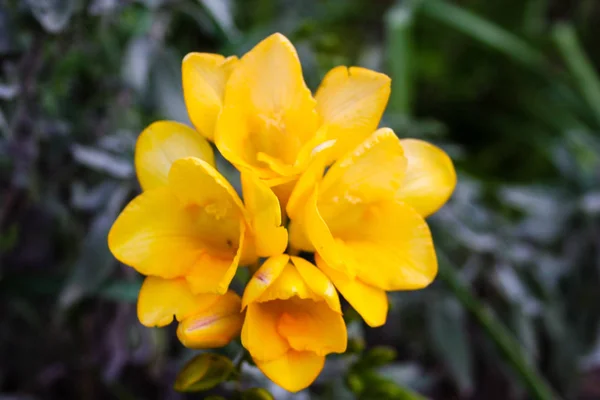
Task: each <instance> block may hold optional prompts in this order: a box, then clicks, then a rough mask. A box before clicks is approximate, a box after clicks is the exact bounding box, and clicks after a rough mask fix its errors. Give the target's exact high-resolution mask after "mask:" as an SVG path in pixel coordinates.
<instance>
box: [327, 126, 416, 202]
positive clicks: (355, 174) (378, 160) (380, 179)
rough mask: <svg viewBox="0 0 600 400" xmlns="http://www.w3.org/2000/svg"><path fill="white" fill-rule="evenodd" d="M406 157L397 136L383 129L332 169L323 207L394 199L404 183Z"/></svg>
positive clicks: (330, 169) (328, 173) (389, 130)
mask: <svg viewBox="0 0 600 400" xmlns="http://www.w3.org/2000/svg"><path fill="white" fill-rule="evenodd" d="M405 171H406V157H405V156H404V150H403V149H402V146H401V144H400V140H399V139H398V137H397V136H396V134H395V133H394V132H393V131H392V130H391V129H389V128H382V129H379V130H377V131H375V133H373V134H372V135H371V136H369V137H368V138H367V139H366V140H365V141H363V142H362V143H361V144H360V145H359V146H358V147H356V148H355V149H354V150H352V151H351V152H349V153H347V154H346V155H345V156H344V157H343V158H341V159H340V160H338V162H336V163H335V164H333V165H332V166H331V168H329V170H328V171H327V174H326V175H325V177H324V178H323V183H322V185H321V187H320V191H321V194H320V195H319V202H320V203H331V204H332V206H333V207H335V208H339V204H343V203H351V204H356V203H358V202H369V201H379V200H381V199H392V198H394V194H395V193H396V191H398V189H399V188H400V185H401V184H402V182H403V180H404V173H405Z"/></svg>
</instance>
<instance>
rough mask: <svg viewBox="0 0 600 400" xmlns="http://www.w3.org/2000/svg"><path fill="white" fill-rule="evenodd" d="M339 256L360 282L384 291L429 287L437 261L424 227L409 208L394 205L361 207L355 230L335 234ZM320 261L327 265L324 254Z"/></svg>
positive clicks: (418, 216) (421, 220) (416, 214)
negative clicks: (338, 244)
mask: <svg viewBox="0 0 600 400" xmlns="http://www.w3.org/2000/svg"><path fill="white" fill-rule="evenodd" d="M333 234H334V236H335V237H336V238H338V239H339V240H340V242H339V243H340V246H339V247H338V254H341V256H342V257H343V258H344V263H345V264H346V265H347V266H348V268H349V269H351V270H353V271H356V273H357V276H358V278H359V279H361V280H362V281H363V282H365V283H367V284H369V285H371V286H374V287H377V288H380V289H383V290H413V289H421V288H423V287H425V286H427V285H429V284H430V283H431V282H432V281H433V279H434V278H435V276H436V274H437V258H436V255H435V249H434V247H433V241H432V238H431V233H430V232H429V227H428V226H427V223H426V222H425V220H424V219H423V217H421V216H420V215H419V214H418V213H417V212H416V211H415V210H413V209H412V208H411V207H409V206H407V205H405V204H403V203H398V202H394V201H388V202H381V203H379V204H376V205H371V206H366V207H362V212H361V217H360V219H359V220H357V223H356V226H355V228H354V229H350V228H346V229H344V230H343V231H334V233H333ZM321 256H322V257H323V259H324V260H325V261H326V262H327V263H328V264H330V262H329V260H328V259H327V256H326V253H321ZM330 265H331V264H330Z"/></svg>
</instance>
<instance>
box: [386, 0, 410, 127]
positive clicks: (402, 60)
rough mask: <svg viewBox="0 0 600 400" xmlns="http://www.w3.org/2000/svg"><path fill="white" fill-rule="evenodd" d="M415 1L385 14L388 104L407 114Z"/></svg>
mask: <svg viewBox="0 0 600 400" xmlns="http://www.w3.org/2000/svg"><path fill="white" fill-rule="evenodd" d="M415 4H416V3H415V1H404V2H402V3H400V4H399V5H397V6H395V7H393V8H392V9H391V10H390V11H388V13H387V15H386V21H385V22H386V23H385V26H386V36H387V54H388V63H389V69H390V75H391V78H392V93H391V95H390V104H389V107H390V109H391V110H393V111H395V112H398V113H400V114H403V115H410V114H411V109H412V102H413V93H412V92H413V90H412V86H413V85H412V83H413V77H412V62H413V58H414V54H413V37H412V35H413V24H414V7H415Z"/></svg>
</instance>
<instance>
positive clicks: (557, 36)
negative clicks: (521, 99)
mask: <svg viewBox="0 0 600 400" xmlns="http://www.w3.org/2000/svg"><path fill="white" fill-rule="evenodd" d="M552 34H553V37H554V41H555V43H556V45H557V47H558V50H559V51H560V53H561V55H562V57H563V59H564V61H565V63H566V64H567V67H568V68H569V71H570V72H571V75H572V76H573V78H574V80H575V83H576V84H577V86H578V87H579V91H580V92H581V94H582V95H583V97H584V98H585V99H586V101H587V103H588V105H589V107H590V108H591V109H592V111H593V112H594V116H595V118H596V121H597V122H598V124H599V125H600V79H599V78H598V74H597V73H596V71H595V70H594V67H593V65H592V63H591V61H590V59H589V58H588V57H587V55H586V54H585V51H584V50H583V48H582V47H581V44H580V43H579V40H578V39H577V34H576V32H575V29H574V28H573V26H572V25H571V24H568V23H561V24H557V25H556V26H555V27H554V29H553V30H552Z"/></svg>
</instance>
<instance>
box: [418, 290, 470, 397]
mask: <svg viewBox="0 0 600 400" xmlns="http://www.w3.org/2000/svg"><path fill="white" fill-rule="evenodd" d="M428 323H429V334H430V336H431V340H432V341H433V346H434V348H435V350H436V351H437V352H438V354H439V355H440V356H441V358H442V359H443V361H444V363H445V364H446V366H447V369H448V371H449V373H450V374H451V375H452V376H453V377H454V380H455V381H456V383H457V385H458V387H459V389H460V391H461V392H462V393H470V392H471V391H472V390H473V386H474V385H473V363H472V359H473V357H472V354H471V347H470V346H469V338H468V332H467V329H466V326H465V325H466V324H465V323H466V321H465V314H464V310H463V308H462V307H461V305H460V303H459V302H458V301H457V300H456V299H454V298H452V297H450V296H445V297H443V298H439V299H436V300H435V301H432V302H431V303H430V304H429V308H428Z"/></svg>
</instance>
